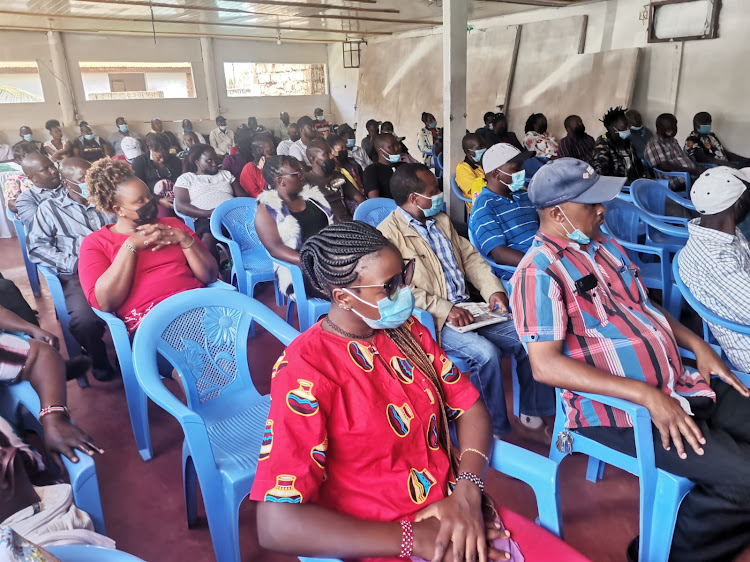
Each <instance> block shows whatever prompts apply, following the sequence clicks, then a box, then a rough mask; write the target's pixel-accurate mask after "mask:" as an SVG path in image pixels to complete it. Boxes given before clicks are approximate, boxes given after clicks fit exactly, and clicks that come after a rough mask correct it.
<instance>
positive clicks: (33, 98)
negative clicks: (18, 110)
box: [0, 61, 44, 103]
mask: <svg viewBox="0 0 750 562" xmlns="http://www.w3.org/2000/svg"><path fill="white" fill-rule="evenodd" d="M43 101H44V93H43V92H42V81H41V80H40V79H39V67H37V65H36V63H35V62H5V61H0V103H41V102H43Z"/></svg>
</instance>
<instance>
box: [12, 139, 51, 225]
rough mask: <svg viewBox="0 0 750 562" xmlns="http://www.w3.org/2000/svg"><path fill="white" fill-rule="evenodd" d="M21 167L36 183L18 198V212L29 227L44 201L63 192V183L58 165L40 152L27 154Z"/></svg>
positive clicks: (19, 216)
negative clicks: (61, 182)
mask: <svg viewBox="0 0 750 562" xmlns="http://www.w3.org/2000/svg"><path fill="white" fill-rule="evenodd" d="M21 167H22V168H23V173H24V175H25V176H26V177H27V178H28V179H29V180H31V181H32V182H33V184H34V187H32V188H31V189H27V190H25V191H23V192H21V194H20V195H19V196H18V198H17V199H16V214H17V215H18V218H19V219H21V222H22V223H23V224H24V225H25V226H26V228H28V227H29V225H30V224H31V221H32V220H34V215H35V214H36V210H37V208H38V207H39V205H40V204H41V203H42V201H44V200H45V199H51V198H52V197H58V196H59V195H60V193H61V192H62V185H61V184H60V172H58V171H57V167H56V166H55V164H54V163H53V162H52V160H50V159H49V158H47V157H46V156H44V155H43V154H41V153H40V152H36V151H34V152H29V153H28V154H26V155H25V156H24V157H23V160H22V161H21Z"/></svg>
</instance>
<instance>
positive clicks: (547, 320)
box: [510, 234, 716, 429]
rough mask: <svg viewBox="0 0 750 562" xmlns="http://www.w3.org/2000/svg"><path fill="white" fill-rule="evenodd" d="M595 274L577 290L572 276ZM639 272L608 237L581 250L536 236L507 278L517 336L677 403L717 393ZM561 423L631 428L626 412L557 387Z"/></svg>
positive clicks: (555, 240)
mask: <svg viewBox="0 0 750 562" xmlns="http://www.w3.org/2000/svg"><path fill="white" fill-rule="evenodd" d="M590 274H593V275H594V277H595V279H596V281H597V285H596V286H595V287H594V288H593V289H591V290H590V291H587V292H582V293H579V292H578V290H577V289H576V281H578V280H579V279H582V278H583V277H586V276H588V275H590ZM639 277H640V271H639V270H638V268H637V267H636V266H634V265H633V264H632V263H631V262H630V260H629V259H628V256H627V254H626V253H625V250H623V249H622V247H620V245H619V244H617V243H616V242H614V241H613V240H609V239H606V238H604V237H599V238H598V239H597V241H592V242H591V243H590V244H589V245H588V248H587V249H584V248H583V247H581V246H579V245H578V244H576V243H574V242H570V241H567V240H563V239H561V238H556V237H553V236H547V235H542V234H539V235H537V236H536V238H535V239H534V242H533V244H532V246H531V249H530V250H529V252H528V253H527V254H526V256H525V257H524V258H523V260H522V261H521V263H520V264H519V266H518V269H517V270H516V273H515V274H514V275H513V277H512V278H511V280H510V283H511V286H512V289H513V290H512V293H511V300H510V305H511V308H512V310H513V320H514V322H515V325H516V329H517V330H518V334H519V336H520V337H521V340H522V341H523V342H524V344H525V345H527V344H528V343H529V342H537V341H562V342H563V353H564V354H565V355H567V356H568V357H570V358H572V359H576V360H578V361H582V362H585V363H586V364H588V365H591V366H594V367H597V368H598V369H600V370H602V371H605V372H607V373H611V374H612V375H614V376H618V377H627V378H629V379H634V380H639V381H642V382H645V383H647V384H649V385H651V386H653V387H656V388H658V389H660V390H662V391H663V392H664V393H665V394H666V395H668V396H671V397H673V398H675V399H677V400H678V402H680V405H681V406H682V407H683V409H685V411H686V412H688V413H690V405H689V403H688V402H687V400H685V398H684V397H697V396H704V397H708V398H710V399H713V400H715V398H716V397H715V394H714V392H713V390H711V387H710V386H709V385H708V384H707V383H706V382H705V381H704V379H703V377H701V375H700V374H699V373H697V372H695V371H692V370H687V369H685V368H684V367H683V365H682V361H681V360H680V353H679V349H678V346H677V342H676V340H675V337H674V334H673V333H672V330H671V328H670V327H669V324H668V323H667V319H666V318H665V317H664V315H663V314H662V313H661V312H660V311H659V310H658V309H657V308H655V307H654V306H653V305H652V304H651V303H650V302H649V300H648V293H647V292H646V289H645V288H644V286H643V284H642V283H641V281H640V278H639ZM562 399H563V403H564V405H565V412H566V415H567V421H566V427H568V428H570V429H576V428H580V427H593V426H606V427H632V425H633V422H632V420H631V419H630V416H628V415H627V414H625V413H624V412H622V411H621V410H617V409H614V408H611V407H610V406H605V405H603V404H600V403H599V402H594V401H592V400H589V399H588V398H582V397H581V396H579V395H577V394H573V393H572V392H570V391H568V390H564V389H563V391H562Z"/></svg>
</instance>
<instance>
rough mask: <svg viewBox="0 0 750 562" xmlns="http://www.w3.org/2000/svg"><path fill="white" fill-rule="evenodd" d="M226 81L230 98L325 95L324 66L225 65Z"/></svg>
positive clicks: (232, 63)
mask: <svg viewBox="0 0 750 562" xmlns="http://www.w3.org/2000/svg"><path fill="white" fill-rule="evenodd" d="M224 77H225V78H226V82H227V95H228V96H229V97H243V96H310V95H315V94H325V93H326V65H325V64H277V63H266V62H225V63H224Z"/></svg>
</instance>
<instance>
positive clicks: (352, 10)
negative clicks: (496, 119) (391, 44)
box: [0, 0, 585, 42]
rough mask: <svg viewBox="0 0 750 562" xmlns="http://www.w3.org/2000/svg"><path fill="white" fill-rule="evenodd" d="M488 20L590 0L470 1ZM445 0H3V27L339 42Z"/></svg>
mask: <svg viewBox="0 0 750 562" xmlns="http://www.w3.org/2000/svg"><path fill="white" fill-rule="evenodd" d="M466 1H469V18H470V19H482V18H487V17H493V16H501V15H505V14H511V13H515V12H520V11H525V10H532V9H538V8H539V7H542V6H566V5H570V4H573V3H576V2H579V1H585V0H513V1H512V2H511V1H504V0H466ZM441 6H442V0H262V1H260V0H259V1H256V2H251V1H244V0H2V1H1V2H0V29H34V30H39V29H44V30H50V29H51V30H55V31H68V32H76V31H78V32H86V33H90V32H102V33H126V34H151V33H152V32H153V31H154V30H155V31H156V33H157V34H158V35H162V36H165V35H166V36H169V35H181V36H185V35H188V36H216V37H248V38H256V39H271V40H276V39H277V38H278V37H279V35H280V36H281V39H282V40H291V41H315V42H337V41H345V40H347V39H359V38H362V39H367V38H369V37H377V36H383V35H389V34H392V33H398V32H403V31H409V30H412V29H416V28H423V27H433V26H436V25H441V20H442V8H441Z"/></svg>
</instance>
